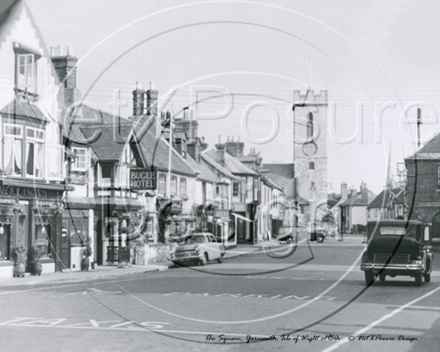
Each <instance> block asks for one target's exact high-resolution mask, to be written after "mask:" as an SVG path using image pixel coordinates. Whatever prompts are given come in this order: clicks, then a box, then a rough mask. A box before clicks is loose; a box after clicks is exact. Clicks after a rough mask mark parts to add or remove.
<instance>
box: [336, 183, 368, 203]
mask: <svg viewBox="0 0 440 352" xmlns="http://www.w3.org/2000/svg"><path fill="white" fill-rule="evenodd" d="M356 193H357V191H356V187H355V186H353V187H351V188H350V193H349V192H348V189H347V183H346V182H345V181H343V182H342V183H341V199H342V200H346V199H348V198H351V197H354V196H355V195H356ZM360 193H361V202H362V203H365V204H368V188H367V184H366V183H365V182H364V181H362V182H361V186H360Z"/></svg>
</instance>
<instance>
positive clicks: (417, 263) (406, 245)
mask: <svg viewBox="0 0 440 352" xmlns="http://www.w3.org/2000/svg"><path fill="white" fill-rule="evenodd" d="M429 230H430V228H429V225H427V224H424V223H423V222H421V221H415V220H381V221H370V222H368V224H367V248H366V249H365V250H364V253H363V254H362V262H361V270H363V271H364V272H365V283H366V284H367V285H370V284H372V283H373V282H374V280H375V278H376V276H379V278H380V281H385V278H386V276H390V277H395V276H398V275H403V276H410V277H413V278H414V279H415V282H416V285H417V286H420V285H421V284H422V277H423V278H424V279H425V282H430V281H431V271H432V262H433V259H434V256H433V253H432V246H431V244H430V243H431V237H430V231H429Z"/></svg>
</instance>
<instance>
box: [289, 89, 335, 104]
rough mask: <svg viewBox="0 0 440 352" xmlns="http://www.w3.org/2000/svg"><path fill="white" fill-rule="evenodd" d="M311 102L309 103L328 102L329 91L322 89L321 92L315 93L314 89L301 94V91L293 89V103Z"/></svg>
mask: <svg viewBox="0 0 440 352" xmlns="http://www.w3.org/2000/svg"><path fill="white" fill-rule="evenodd" d="M304 102H305V103H309V104H325V105H327V104H328V91H326V90H321V91H320V93H319V94H316V95H315V94H314V91H313V90H310V91H309V92H306V94H302V95H301V91H299V90H294V91H293V103H294V104H296V103H304Z"/></svg>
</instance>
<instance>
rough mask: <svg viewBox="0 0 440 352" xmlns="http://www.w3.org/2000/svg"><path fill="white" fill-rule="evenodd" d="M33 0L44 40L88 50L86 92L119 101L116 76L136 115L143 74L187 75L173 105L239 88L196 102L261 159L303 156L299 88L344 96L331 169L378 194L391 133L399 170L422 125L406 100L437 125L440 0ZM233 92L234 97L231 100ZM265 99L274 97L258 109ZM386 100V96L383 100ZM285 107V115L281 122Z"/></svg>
mask: <svg viewBox="0 0 440 352" xmlns="http://www.w3.org/2000/svg"><path fill="white" fill-rule="evenodd" d="M28 4H29V6H30V8H31V10H32V12H33V14H34V17H35V19H36V21H37V23H38V25H39V28H40V30H41V31H42V34H43V37H44V39H45V41H46V45H47V46H48V47H52V46H58V45H73V47H74V49H75V54H76V56H77V57H78V58H79V70H78V88H79V89H81V90H82V91H83V93H84V94H87V100H90V101H93V102H95V103H96V104H98V105H99V106H100V108H102V109H104V110H109V111H111V110H110V108H109V107H108V102H110V101H111V100H112V96H113V92H114V90H115V89H120V90H121V97H122V100H124V101H126V102H127V104H128V107H127V108H123V109H122V110H121V114H122V115H123V116H128V115H130V114H131V112H132V100H131V92H132V90H133V88H134V86H135V82H137V81H138V82H140V83H141V84H142V86H143V87H144V88H147V87H148V82H150V81H154V82H155V86H156V88H157V89H158V90H159V94H160V95H163V94H165V93H166V92H167V91H168V90H169V89H170V88H171V87H172V86H177V87H178V89H177V92H176V94H175V95H174V97H173V99H171V100H170V101H169V102H168V104H167V105H166V106H165V107H164V109H170V110H174V112H175V113H176V114H177V113H178V112H179V111H180V110H181V109H182V108H183V107H184V106H188V105H190V104H191V103H192V102H194V97H195V92H198V93H199V96H198V98H199V99H200V98H202V99H203V97H206V96H207V94H208V93H203V90H211V91H212V90H215V89H214V88H212V87H211V88H209V87H208V88H207V86H218V87H221V88H218V89H219V90H220V92H221V93H227V94H229V95H228V96H227V97H229V98H227V97H221V98H217V99H210V100H206V101H204V102H202V103H200V104H199V105H198V106H193V107H194V108H197V109H198V111H199V113H200V114H204V115H203V116H204V120H201V121H200V125H199V133H200V135H203V136H205V138H206V141H207V142H208V143H209V144H210V145H212V144H214V143H216V142H217V140H218V136H219V135H222V136H223V138H226V136H228V135H229V136H235V138H237V137H238V136H241V138H242V140H244V141H245V142H246V147H245V151H246V152H247V151H248V150H249V148H251V147H256V148H257V150H259V151H260V152H261V155H262V156H263V160H264V162H274V161H277V162H286V163H287V162H292V161H293V160H292V159H293V153H292V142H291V140H290V138H289V136H290V135H289V134H288V133H286V132H288V131H289V130H291V129H292V119H291V116H290V117H289V116H288V114H287V111H288V110H289V109H288V108H289V104H291V103H292V92H293V90H301V91H302V92H303V93H304V92H305V91H306V90H307V88H308V87H309V86H310V87H311V89H312V90H314V91H315V92H319V91H320V90H327V91H328V95H329V103H332V104H333V103H334V104H335V106H336V115H335V118H334V119H333V117H331V118H330V119H329V120H328V121H327V123H326V126H322V127H325V129H327V130H328V129H331V130H333V129H334V126H335V124H336V131H337V134H336V135H335V134H334V133H333V135H328V137H327V138H328V178H329V182H330V183H331V185H332V187H333V190H334V191H338V190H339V187H340V183H341V181H346V182H347V183H348V184H349V185H354V186H356V187H357V188H359V185H360V183H361V181H365V182H366V183H367V186H368V187H369V188H370V189H372V190H373V191H374V192H375V193H376V194H377V193H379V192H380V191H381V189H382V188H383V184H384V182H385V175H386V165H387V160H388V150H389V146H390V143H391V145H392V158H391V159H392V162H393V171H394V170H395V163H396V162H398V161H403V155H404V154H406V155H407V154H411V153H413V152H414V151H415V148H416V144H415V142H416V140H415V138H416V136H417V133H416V125H415V124H412V125H408V124H407V123H406V122H407V118H410V119H415V117H416V107H414V108H412V109H408V113H407V115H406V116H405V113H404V110H405V109H404V108H405V107H407V106H409V105H408V104H417V103H419V104H422V105H423V106H422V115H423V120H424V125H422V130H421V131H422V132H421V135H422V140H423V141H425V142H426V141H427V140H428V139H429V137H430V136H431V137H432V135H433V133H435V132H436V131H437V130H438V129H439V121H438V118H437V110H438V109H439V104H440V99H439V93H440V87H439V82H440V71H439V70H438V58H439V57H440V55H439V54H440V50H439V45H438V38H439V37H440V35H439V34H440V33H439V32H440V26H439V25H438V14H439V13H440V3H439V2H438V1H434V0H432V1H396V0H393V1H383V0H382V1H353V0H346V1H345V0H334V1H282V0H271V1H268V0H266V1H255V2H254V1H200V2H194V3H191V2H189V1H172V0H169V1H164V0H161V1H159V0H149V1H145V0H125V1H123V2H121V1H116V0H113V1H110V0H106V1H98V0H88V1H86V0H71V1H67V0H28ZM310 58H311V60H310ZM310 62H311V65H310ZM310 67H311V69H310ZM203 87H204V88H203ZM211 94H212V93H211ZM231 96H233V105H232V106H231V109H230V110H229V111H228V114H221V112H222V111H223V110H224V109H225V108H226V104H227V102H228V101H229V102H231V101H232V100H231ZM255 102H263V105H264V106H266V107H264V108H263V107H261V106H260V107H256V108H253V109H251V108H250V107H251V106H253V105H252V104H255ZM359 103H362V104H363V106H364V114H363V118H361V117H360V116H361V114H360V113H359V112H358V109H357V105H358V104H359ZM386 104H388V105H387V106H390V108H388V109H385V110H384V112H382V113H381V109H382V108H383V107H384V106H386ZM393 104H395V105H393ZM267 107H269V109H268V108H267ZM248 110H249V111H250V113H249V114H248V115H245V113H246V112H247V111H248ZM332 111H334V110H332ZM375 112H377V114H375ZM208 114H211V115H208ZM276 114H278V115H279V124H275V126H276V127H277V128H275V129H273V124H274V121H275V122H276V121H277V120H276V119H275V120H274V119H273V118H272V116H276ZM381 115H382V129H380V128H379V127H378V126H379V125H380V124H379V123H378V121H379V120H380V118H379V117H380V116H381ZM243 116H247V120H246V121H247V126H248V130H247V132H246V133H244V132H243V130H242V127H241V126H242V124H241V123H240V121H241V119H243ZM375 116H376V118H375ZM214 117H216V119H214ZM429 119H430V121H429ZM334 121H336V122H334ZM359 121H362V123H361V125H362V126H363V128H361V127H359V126H358V122H359ZM357 126H358V127H359V128H358V129H357V130H356V127H357ZM379 131H382V133H381V134H379V133H378V132H379ZM379 136H381V137H382V138H379ZM268 137H273V138H268ZM350 137H353V138H351V139H350ZM266 139H271V141H270V142H266V141H265V140H266ZM258 140H259V141H260V142H259V144H253V142H256V141H258Z"/></svg>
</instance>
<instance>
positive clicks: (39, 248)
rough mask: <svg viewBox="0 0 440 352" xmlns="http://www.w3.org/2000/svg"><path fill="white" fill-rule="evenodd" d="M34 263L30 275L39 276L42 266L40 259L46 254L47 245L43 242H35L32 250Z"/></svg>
mask: <svg viewBox="0 0 440 352" xmlns="http://www.w3.org/2000/svg"><path fill="white" fill-rule="evenodd" d="M33 254H34V262H33V263H32V275H38V276H40V275H41V272H42V271H43V264H42V263H41V262H40V259H41V258H42V257H43V256H45V255H46V254H47V245H46V244H45V243H43V242H36V243H35V245H34V248H33Z"/></svg>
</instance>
